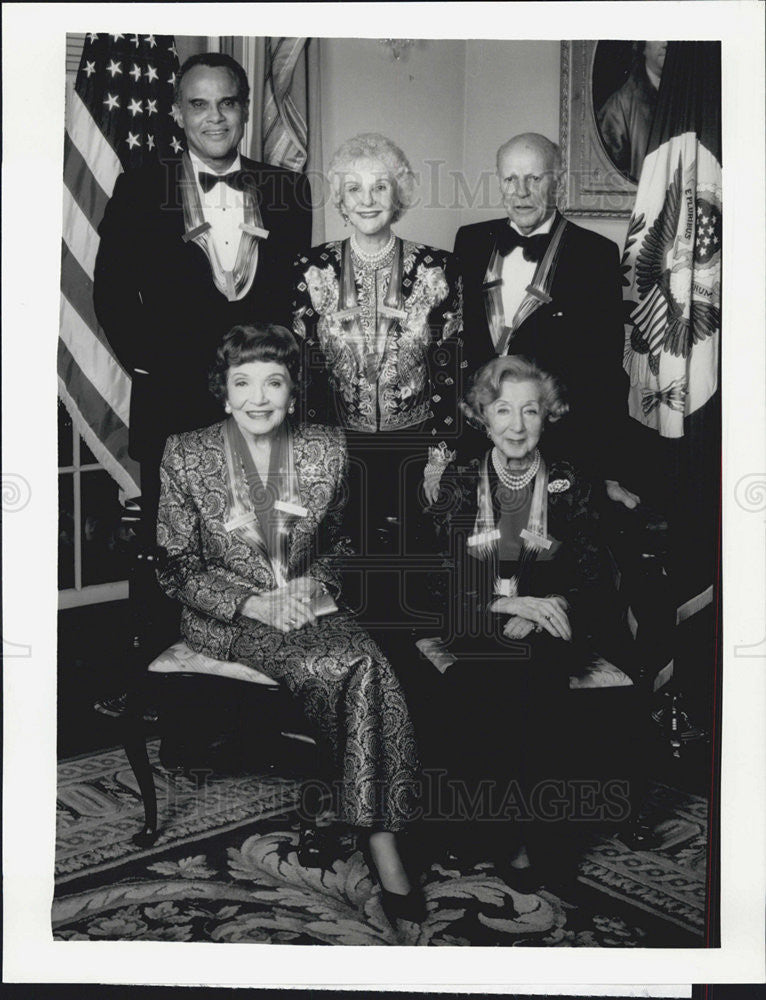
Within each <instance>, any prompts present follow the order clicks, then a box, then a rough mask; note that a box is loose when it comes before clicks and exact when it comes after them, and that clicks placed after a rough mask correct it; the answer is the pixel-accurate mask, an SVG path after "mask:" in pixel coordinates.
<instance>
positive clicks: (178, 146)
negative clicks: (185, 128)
mask: <svg viewBox="0 0 766 1000" xmlns="http://www.w3.org/2000/svg"><path fill="white" fill-rule="evenodd" d="M170 145H171V146H172V147H173V152H174V153H180V152H181V150H182V149H183V146H182V145H181V143H180V142H179V141H178V139H176V137H175V136H173V138H172V139H171V140H170Z"/></svg>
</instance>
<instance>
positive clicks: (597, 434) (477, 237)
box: [455, 219, 627, 480]
mask: <svg viewBox="0 0 766 1000" xmlns="http://www.w3.org/2000/svg"><path fill="white" fill-rule="evenodd" d="M507 224H508V220H507V219H493V220H492V221H491V222H479V223H475V224H474V225H471V226H463V227H462V228H461V229H460V230H458V234H457V238H456V240H455V253H456V255H457V256H458V259H459V262H460V268H461V271H462V274H463V315H464V331H465V332H464V335H463V356H464V358H465V360H466V361H467V372H468V374H469V376H470V375H472V374H473V373H474V372H475V371H476V370H477V369H478V368H480V367H481V365H483V364H484V363H485V362H487V361H489V360H490V358H492V357H494V356H495V351H494V347H493V344H492V338H491V336H490V332H489V327H488V324H487V316H486V310H485V305H484V295H483V292H482V285H483V283H484V277H485V274H486V271H487V265H488V263H489V259H490V256H491V253H492V250H493V248H494V246H495V239H496V234H497V231H498V230H499V229H500V228H501V227H503V226H506V225H507ZM551 297H552V300H553V301H552V302H551V303H550V304H548V305H543V306H541V307H540V308H539V309H537V310H536V311H535V312H534V313H532V315H531V316H529V317H528V318H527V320H526V321H525V322H524V323H523V324H522V325H521V326H520V327H519V329H518V330H517V331H516V333H515V334H514V336H513V337H512V339H511V342H510V346H509V349H508V353H510V354H523V355H525V356H526V357H528V358H530V359H531V360H533V361H535V362H536V363H537V364H538V365H540V367H542V368H544V369H545V370H547V371H549V372H551V373H552V374H554V375H557V376H558V377H559V378H560V379H561V380H562V381H563V383H564V385H565V387H566V389H567V394H568V399H569V403H570V413H569V415H568V416H567V417H565V418H564V419H563V420H562V421H561V423H560V425H558V426H556V427H555V428H551V430H550V433H548V432H546V441H547V443H548V445H549V449H550V451H551V452H552V453H555V454H557V455H559V456H562V457H566V458H571V459H572V460H574V461H576V462H577V464H578V465H581V466H583V467H584V468H586V469H587V471H588V472H590V473H592V474H594V475H595V476H597V477H598V478H605V479H617V480H619V479H620V478H621V469H622V464H623V458H624V456H623V455H622V454H621V449H622V447H623V446H624V443H623V440H622V438H623V434H624V430H625V425H626V421H627V376H626V374H625V372H624V370H623V367H622V355H623V344H624V328H623V306H622V282H621V275H620V258H619V253H618V250H617V246H616V245H615V244H614V243H612V242H611V240H607V239H605V238H604V237H603V236H599V235H598V234H597V233H593V232H591V231H590V230H588V229H583V228H581V227H580V226H576V225H573V224H570V225H569V226H567V229H566V231H565V234H564V237H563V245H562V247H561V254H560V258H559V262H558V267H557V270H556V274H555V278H554V280H553V287H552V289H551ZM506 320H507V321H510V317H506ZM468 433H470V432H468Z"/></svg>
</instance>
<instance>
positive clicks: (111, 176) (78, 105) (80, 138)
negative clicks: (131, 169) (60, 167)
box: [67, 91, 122, 195]
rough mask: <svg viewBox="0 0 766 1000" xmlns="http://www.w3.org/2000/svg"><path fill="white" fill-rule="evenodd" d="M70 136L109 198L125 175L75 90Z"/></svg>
mask: <svg viewBox="0 0 766 1000" xmlns="http://www.w3.org/2000/svg"><path fill="white" fill-rule="evenodd" d="M67 133H68V135H69V138H70V139H71V141H72V143H73V144H74V145H75V146H76V147H77V149H78V150H79V152H80V155H81V156H82V158H83V159H84V160H85V162H86V163H87V164H88V167H89V169H90V171H91V173H92V174H93V177H94V179H95V180H96V181H97V183H98V184H100V185H101V188H102V189H103V190H104V191H105V192H106V193H107V195H109V194H111V192H112V188H113V187H114V182H115V181H116V180H117V175H118V174H120V173H122V165H121V163H120V160H119V157H118V156H117V154H116V153H115V151H114V149H113V148H112V147H111V145H110V144H109V143H108V142H107V140H106V136H105V135H104V133H103V132H101V130H100V129H98V128H96V127H95V122H94V121H93V116H92V115H91V113H90V111H88V109H87V108H86V107H85V105H84V104H83V102H82V99H81V97H80V95H79V94H78V93H77V92H76V91H75V93H74V94H73V95H72V104H71V107H70V109H69V122H68V123H67Z"/></svg>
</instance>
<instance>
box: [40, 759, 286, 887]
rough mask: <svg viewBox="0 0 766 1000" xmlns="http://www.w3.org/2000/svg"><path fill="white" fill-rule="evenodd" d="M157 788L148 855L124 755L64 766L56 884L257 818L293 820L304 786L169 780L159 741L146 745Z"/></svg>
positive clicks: (253, 780) (236, 777)
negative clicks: (139, 837) (139, 840)
mask: <svg viewBox="0 0 766 1000" xmlns="http://www.w3.org/2000/svg"><path fill="white" fill-rule="evenodd" d="M147 751H148V754H149V762H150V764H151V765H152V769H153V772H154V785H155V788H156V789H157V811H158V817H159V826H160V833H159V837H158V839H157V843H156V844H155V845H154V846H153V847H151V848H149V849H148V850H147V849H142V848H140V847H137V846H136V845H135V844H134V843H133V840H132V838H133V835H134V834H135V833H138V831H139V830H140V829H141V827H142V825H143V817H144V810H143V804H142V801H141V794H140V792H139V790H138V785H137V783H136V779H135V777H134V775H133V772H132V771H131V769H130V766H129V764H128V762H127V759H126V757H125V752H124V751H123V750H122V748H114V749H111V750H102V751H99V752H97V753H93V754H87V755H85V756H83V757H76V758H74V759H72V760H66V761H62V762H61V763H60V764H59V766H58V787H57V791H56V882H57V883H58V884H61V883H63V882H65V881H69V880H71V879H73V878H77V877H78V876H80V875H82V874H84V873H87V874H93V873H94V872H97V871H104V870H106V869H108V868H113V867H115V866H117V865H122V864H124V863H125V862H126V861H130V860H136V859H138V858H141V857H148V856H150V855H154V854H156V853H157V851H158V850H160V849H162V848H163V847H170V846H174V845H177V844H183V843H189V842H192V841H195V840H198V839H199V838H200V837H203V836H205V834H210V833H220V832H222V831H224V830H234V829H237V828H238V827H242V826H245V825H246V824H248V823H252V822H253V820H254V819H258V818H267V817H270V816H281V815H286V814H288V813H290V812H291V811H292V810H293V809H294V808H295V806H296V805H297V803H298V797H299V784H298V782H297V781H295V780H290V779H287V778H280V777H276V776H273V775H268V774H267V775H264V774H254V773H243V774H224V775H219V774H215V773H213V772H212V771H209V770H197V771H192V772H190V773H189V774H171V773H169V772H168V771H165V770H164V769H163V768H162V767H161V766H160V763H159V757H158V754H159V741H158V740H152V741H150V742H149V743H147Z"/></svg>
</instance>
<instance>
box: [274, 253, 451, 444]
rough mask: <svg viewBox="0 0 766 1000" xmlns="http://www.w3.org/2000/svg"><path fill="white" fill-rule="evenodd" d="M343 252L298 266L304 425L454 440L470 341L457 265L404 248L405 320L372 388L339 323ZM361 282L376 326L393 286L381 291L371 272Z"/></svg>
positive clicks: (395, 327)
mask: <svg viewBox="0 0 766 1000" xmlns="http://www.w3.org/2000/svg"><path fill="white" fill-rule="evenodd" d="M342 248H343V242H342V241H339V240H338V241H334V242H332V243H325V244H323V245H321V246H318V247H314V248H313V249H311V250H309V251H308V252H307V253H305V254H302V255H301V256H300V257H299V258H298V259H297V261H296V262H295V275H294V302H293V309H294V313H293V316H294V320H293V328H294V331H295V333H296V335H297V336H298V337H299V339H300V340H301V341H302V343H303V345H304V348H305V353H304V366H303V380H304V388H305V393H306V395H305V404H306V410H305V413H306V416H307V418H308V419H309V420H318V421H321V422H324V423H330V424H340V425H341V426H344V427H348V428H350V429H353V430H357V431H365V432H374V431H400V430H405V429H411V430H420V431H423V432H425V433H428V434H430V435H431V436H433V437H435V438H436V440H445V441H451V440H454V438H455V436H456V434H457V422H458V414H457V401H458V400H459V399H460V394H461V391H462V386H461V384H460V383H461V381H462V378H461V376H462V332H463V294H462V279H461V277H460V275H459V274H458V272H457V265H456V258H455V257H454V255H453V254H451V253H448V252H447V251H446V250H438V249H436V248H434V247H429V246H424V245H423V244H420V243H412V242H411V241H409V240H404V246H403V272H402V301H403V309H404V312H405V313H406V317H405V318H400V319H396V320H395V321H394V322H393V323H392V325H391V328H390V330H389V333H388V337H387V339H386V344H385V349H384V351H383V358H382V363H381V367H380V371H379V374H378V376H377V378H375V377H372V378H371V377H370V376H369V374H368V372H366V371H365V367H364V365H363V363H362V362H361V356H362V354H363V351H361V350H359V347H358V345H355V344H353V343H352V342H351V340H352V338H351V335H350V334H349V332H348V331H347V330H346V329H344V326H343V324H342V322H341V320H340V319H339V318H338V317H337V310H338V307H339V299H340V276H341V255H342ZM379 273H383V274H385V272H379ZM387 278H388V275H386V278H385V279H384V280H385V281H386V282H387ZM355 279H356V291H357V299H358V302H359V306H360V309H361V311H362V314H363V315H364V314H365V313H367V315H368V316H369V315H370V314H371V313H372V312H373V311H374V307H375V296H376V295H385V293H386V292H387V290H388V289H387V284H386V285H385V287H383V288H382V289H381V288H379V289H377V290H376V288H375V279H374V271H372V270H369V271H367V272H363V273H361V274H359V273H356V274H355Z"/></svg>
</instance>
